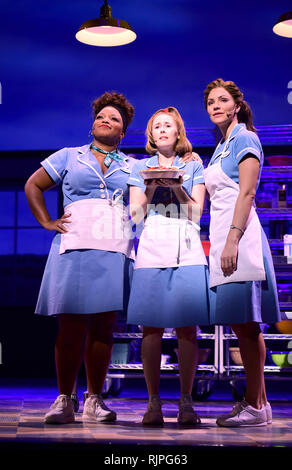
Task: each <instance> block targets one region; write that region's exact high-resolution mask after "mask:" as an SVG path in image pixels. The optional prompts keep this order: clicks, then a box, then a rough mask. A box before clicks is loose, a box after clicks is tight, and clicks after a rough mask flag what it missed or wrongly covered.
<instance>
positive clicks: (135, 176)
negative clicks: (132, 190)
mask: <svg viewBox="0 0 292 470" xmlns="http://www.w3.org/2000/svg"><path fill="white" fill-rule="evenodd" d="M140 170H142V164H141V161H137V162H136V163H135V164H134V166H133V168H132V171H131V174H130V176H129V179H128V181H127V184H128V185H131V186H138V187H139V188H141V189H143V191H144V189H145V184H144V180H143V178H142V176H141V175H140V173H139V171H140Z"/></svg>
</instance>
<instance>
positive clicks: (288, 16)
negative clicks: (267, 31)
mask: <svg viewBox="0 0 292 470" xmlns="http://www.w3.org/2000/svg"><path fill="white" fill-rule="evenodd" d="M273 31H274V33H275V34H278V35H279V36H284V37H286V38H292V11H288V12H287V13H283V15H281V16H280V18H279V19H278V21H277V23H276V24H275V25H274V27H273Z"/></svg>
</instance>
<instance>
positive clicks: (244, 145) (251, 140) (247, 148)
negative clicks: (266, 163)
mask: <svg viewBox="0 0 292 470" xmlns="http://www.w3.org/2000/svg"><path fill="white" fill-rule="evenodd" d="M234 150H235V158H236V161H237V163H239V162H240V161H241V160H242V159H243V157H245V156H246V155H247V154H248V153H251V154H252V155H254V156H255V157H256V158H257V159H258V160H259V161H260V162H261V161H262V158H263V151H262V146H261V143H260V141H259V138H258V136H257V135H256V134H255V132H252V131H247V132H244V133H243V132H242V133H239V134H238V135H237V136H236V139H235V142H234Z"/></svg>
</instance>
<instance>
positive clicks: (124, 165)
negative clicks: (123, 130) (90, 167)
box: [77, 145, 131, 178]
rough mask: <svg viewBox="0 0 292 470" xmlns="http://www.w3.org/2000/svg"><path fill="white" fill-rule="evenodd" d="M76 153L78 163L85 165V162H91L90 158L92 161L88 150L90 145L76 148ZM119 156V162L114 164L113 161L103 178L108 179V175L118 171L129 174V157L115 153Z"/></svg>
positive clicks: (121, 153)
mask: <svg viewBox="0 0 292 470" xmlns="http://www.w3.org/2000/svg"><path fill="white" fill-rule="evenodd" d="M77 152H78V154H79V155H78V161H79V162H81V163H85V161H86V160H90V161H92V158H91V157H93V159H94V156H93V155H92V152H91V150H90V145H83V146H82V147H78V148H77ZM117 152H118V153H119V155H120V156H121V157H122V158H123V160H121V161H120V162H116V161H115V160H113V162H112V163H111V166H110V167H109V170H108V171H107V172H106V173H105V174H104V175H103V178H108V177H109V176H110V175H112V174H113V173H114V172H116V171H118V170H122V171H124V172H126V173H131V170H130V165H129V160H130V159H129V157H127V156H126V155H125V154H124V153H123V152H121V151H120V150H118V151H117Z"/></svg>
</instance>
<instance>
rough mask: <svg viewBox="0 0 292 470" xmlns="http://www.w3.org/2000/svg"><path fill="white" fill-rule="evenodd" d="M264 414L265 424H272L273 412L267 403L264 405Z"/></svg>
mask: <svg viewBox="0 0 292 470" xmlns="http://www.w3.org/2000/svg"><path fill="white" fill-rule="evenodd" d="M266 413H267V424H272V422H273V412H272V407H271V404H270V403H269V402H268V401H267V403H266Z"/></svg>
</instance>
